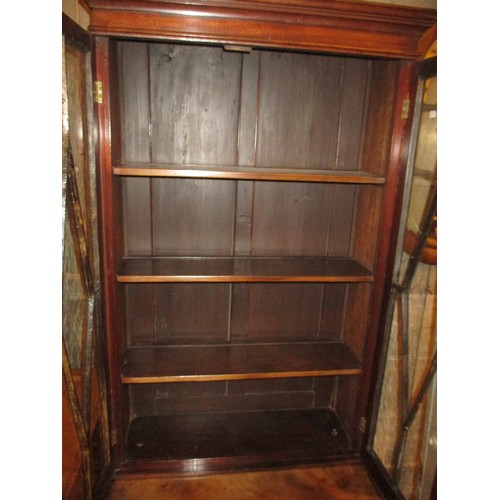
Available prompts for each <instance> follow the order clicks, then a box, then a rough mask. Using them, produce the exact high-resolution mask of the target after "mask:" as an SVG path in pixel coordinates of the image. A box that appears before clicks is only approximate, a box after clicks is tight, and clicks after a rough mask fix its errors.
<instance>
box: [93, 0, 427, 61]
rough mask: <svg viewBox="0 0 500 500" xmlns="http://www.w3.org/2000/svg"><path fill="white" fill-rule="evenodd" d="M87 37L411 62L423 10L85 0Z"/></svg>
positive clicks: (273, 0) (263, 0)
mask: <svg viewBox="0 0 500 500" xmlns="http://www.w3.org/2000/svg"><path fill="white" fill-rule="evenodd" d="M89 4H90V6H91V7H92V15H91V21H90V26H89V30H90V31H91V33H93V34H100V35H109V36H125V37H140V38H155V39H170V40H182V41H192V42H205V43H218V44H225V45H228V44H237V45H244V46H250V47H251V46H256V47H269V48H287V49H298V50H311V51H320V52H335V53H342V54H363V55H373V56H386V57H396V58H411V59H415V58H418V57H419V56H420V52H419V42H420V39H421V37H422V35H423V34H424V33H425V32H426V31H427V30H428V29H429V28H430V27H431V26H432V25H433V24H434V23H435V22H436V12H435V11H434V10H429V9H416V8H401V7H394V6H386V5H377V4H369V3H364V2H363V4H357V3H354V2H352V3H351V2H330V1H327V0H313V1H312V2H305V1H293V0H288V1H287V0H257V1H254V2H242V1H237V0H224V1H215V0H212V1H210V0H209V1H204V2H195V3H193V2H190V1H188V0H172V1H170V2H158V1H156V2H155V1H148V0H146V1H140V0H125V1H120V2H118V1H116V0H89Z"/></svg>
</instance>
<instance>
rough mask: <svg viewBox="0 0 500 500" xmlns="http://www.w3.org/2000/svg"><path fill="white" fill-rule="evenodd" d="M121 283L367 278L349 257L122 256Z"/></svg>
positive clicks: (342, 281) (351, 280)
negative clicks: (123, 257)
mask: <svg viewBox="0 0 500 500" xmlns="http://www.w3.org/2000/svg"><path fill="white" fill-rule="evenodd" d="M117 280H118V281H119V282H120V283H168V282H182V283H184V282H186V283H187V282H219V283H236V282H243V283H248V282H313V283H315V282H325V283H326V282H340V283H347V282H350V283H352V282H370V281H372V280H373V276H372V275H371V273H370V272H369V271H368V270H367V269H366V268H364V267H363V266H360V265H359V264H358V263H357V262H356V261H354V260H352V259H341V258H326V257H297V258H293V257H288V258H286V257H285V258H264V257H245V258H243V257H193V258H189V257H150V258H139V257H136V258H126V259H123V260H122V263H121V266H120V268H119V270H118V274H117Z"/></svg>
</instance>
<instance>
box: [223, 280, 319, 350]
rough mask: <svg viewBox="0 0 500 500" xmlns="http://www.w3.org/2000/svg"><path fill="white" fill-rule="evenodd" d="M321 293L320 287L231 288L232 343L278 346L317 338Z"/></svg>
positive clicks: (295, 285)
mask: <svg viewBox="0 0 500 500" xmlns="http://www.w3.org/2000/svg"><path fill="white" fill-rule="evenodd" d="M322 293H323V287H322V285H321V284H296V283H273V284H261V283H252V284H237V285H234V286H233V317H232V323H231V331H232V340H233V341H235V342H242V341H245V342H258V341H272V342H280V341H287V340H290V341H292V340H307V339H315V338H317V336H318V326H319V319H318V318H319V315H320V312H321V296H322Z"/></svg>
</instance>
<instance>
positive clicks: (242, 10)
mask: <svg viewBox="0 0 500 500" xmlns="http://www.w3.org/2000/svg"><path fill="white" fill-rule="evenodd" d="M88 4H89V6H90V8H91V19H90V28H89V29H90V32H91V33H92V34H93V35H96V36H95V37H94V55H95V57H94V75H95V79H96V80H98V81H100V82H101V83H102V103H100V104H96V116H97V124H98V125H97V131H96V132H97V136H98V144H99V148H98V155H97V162H98V165H99V172H100V174H99V190H100V208H101V210H100V214H101V220H100V225H101V234H100V237H101V248H102V252H103V253H102V256H101V259H102V267H103V278H102V282H103V293H104V320H105V327H106V330H107V332H108V335H107V351H108V352H107V355H108V376H109V389H110V402H111V417H112V418H111V425H112V434H111V435H112V437H113V445H114V448H115V450H114V459H115V465H118V464H119V463H120V462H121V460H122V458H123V456H124V442H123V438H122V437H121V435H122V432H120V429H121V428H122V426H123V425H124V423H125V421H126V416H125V415H124V414H126V413H127V412H126V411H123V412H122V410H116V409H117V408H120V407H122V405H123V404H124V403H123V401H124V400H126V391H125V390H124V389H123V387H122V385H121V380H120V365H119V358H120V356H121V353H122V347H121V346H119V345H118V344H117V341H116V338H117V335H115V334H114V333H115V332H116V331H117V329H118V328H119V326H118V325H117V321H118V319H117V318H119V316H120V311H119V310H118V309H119V305H118V304H119V300H118V294H119V290H118V286H117V282H116V272H117V269H118V262H117V260H116V256H115V254H114V252H113V251H112V249H114V248H116V245H115V244H116V242H115V241H113V240H114V230H113V224H114V219H115V217H114V211H115V207H114V206H113V204H112V200H113V198H114V194H113V192H114V190H115V189H116V188H115V186H114V185H113V163H112V154H111V151H112V138H111V124H110V119H111V99H112V97H111V93H110V87H111V82H110V71H109V65H110V59H111V57H110V44H109V40H108V37H111V38H113V37H115V38H119V37H126V38H139V39H160V40H162V39H163V40H172V41H186V42H205V43H206V42H208V43H217V44H223V45H233V46H244V47H253V46H258V47H266V48H280V49H286V50H304V51H311V52H325V53H336V54H347V55H363V56H370V57H384V58H391V59H397V60H400V61H402V62H405V61H411V60H415V59H416V58H418V57H419V56H420V55H421V53H420V50H419V47H420V46H421V44H420V41H421V39H422V37H423V36H425V34H426V33H427V31H428V30H432V28H433V25H434V24H435V22H436V13H435V11H432V10H427V9H415V8H402V7H394V6H385V5H379V4H369V3H351V2H336V1H334V2H331V1H329V0H311V1H308V2H306V1H305V0H253V1H251V2H243V1H241V0H239V1H238V0H219V1H218V0H205V1H204V2H191V1H189V0H171V1H150V0H144V1H141V0H123V1H117V0H88ZM412 78H413V75H412V70H411V64H407V65H404V64H403V65H402V69H401V71H400V76H399V80H398V83H397V93H396V99H395V100H394V103H393V110H392V115H393V133H392V138H391V147H390V160H389V168H388V172H387V177H386V186H385V188H384V189H385V193H386V195H385V199H384V200H383V202H382V204H383V215H382V222H381V232H382V234H391V232H392V231H391V230H392V229H393V221H394V220H395V214H396V213H398V210H399V209H400V205H401V196H400V193H401V190H402V185H403V181H404V161H402V159H403V158H404V156H405V154H406V149H407V147H408V143H407V142H408V136H409V128H408V123H407V119H406V118H405V116H404V115H402V113H401V110H402V108H403V103H404V102H405V101H406V100H407V99H409V100H410V102H411V101H412V97H413V94H412V89H411V88H412ZM394 193H396V196H394ZM380 241H381V243H380V245H379V248H378V249H377V259H376V269H375V272H374V285H373V286H374V292H373V297H374V300H373V301H372V305H371V311H372V312H371V315H370V321H369V326H368V333H367V336H366V338H367V342H366V346H365V361H364V366H365V369H364V370H363V374H362V375H361V382H360V384H359V387H360V389H359V394H358V396H357V400H358V401H359V403H360V404H359V405H358V409H357V412H356V414H357V417H356V419H355V421H358V420H359V421H360V422H361V421H362V420H363V419H364V418H365V416H367V415H368V412H369V409H370V406H371V396H370V394H371V391H372V389H373V386H374V379H375V374H374V371H375V370H374V367H375V366H376V362H377V359H378V357H379V351H380V345H379V344H380V341H379V340H378V331H379V325H380V322H379V320H380V317H381V316H383V314H382V312H383V310H384V306H385V305H386V304H387V279H388V278H387V276H388V275H389V274H390V273H389V270H390V269H392V265H393V260H394V254H393V251H392V245H393V243H392V240H391V238H380ZM354 441H355V443H354V445H355V447H359V446H364V445H365V444H366V433H365V429H360V432H359V433H358V434H357V436H356V437H355V439H354Z"/></svg>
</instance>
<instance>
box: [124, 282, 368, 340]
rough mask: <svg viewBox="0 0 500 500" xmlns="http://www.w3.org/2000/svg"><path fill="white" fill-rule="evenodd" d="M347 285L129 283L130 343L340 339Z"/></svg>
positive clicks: (127, 303)
mask: <svg viewBox="0 0 500 500" xmlns="http://www.w3.org/2000/svg"><path fill="white" fill-rule="evenodd" d="M359 286H361V285H358V284H356V285H353V284H351V285H349V287H351V290H352V288H353V287H354V288H355V287H359ZM347 290H348V285H346V284H343V283H335V284H329V283H327V284H321V283H306V284H304V283H300V284H298V283H272V284H269V283H267V284H264V283H252V284H245V283H235V284H225V283H173V284H169V283H161V284H148V283H147V284H141V283H134V284H129V285H126V286H125V296H126V301H125V303H126V320H127V339H128V345H129V346H134V345H136V346H139V345H154V344H222V343H226V342H229V343H248V342H250V343H252V342H297V341H314V340H328V341H331V340H341V339H342V338H343V337H344V314H345V304H346V300H348V295H347ZM351 293H352V291H351ZM363 305H364V304H363Z"/></svg>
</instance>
